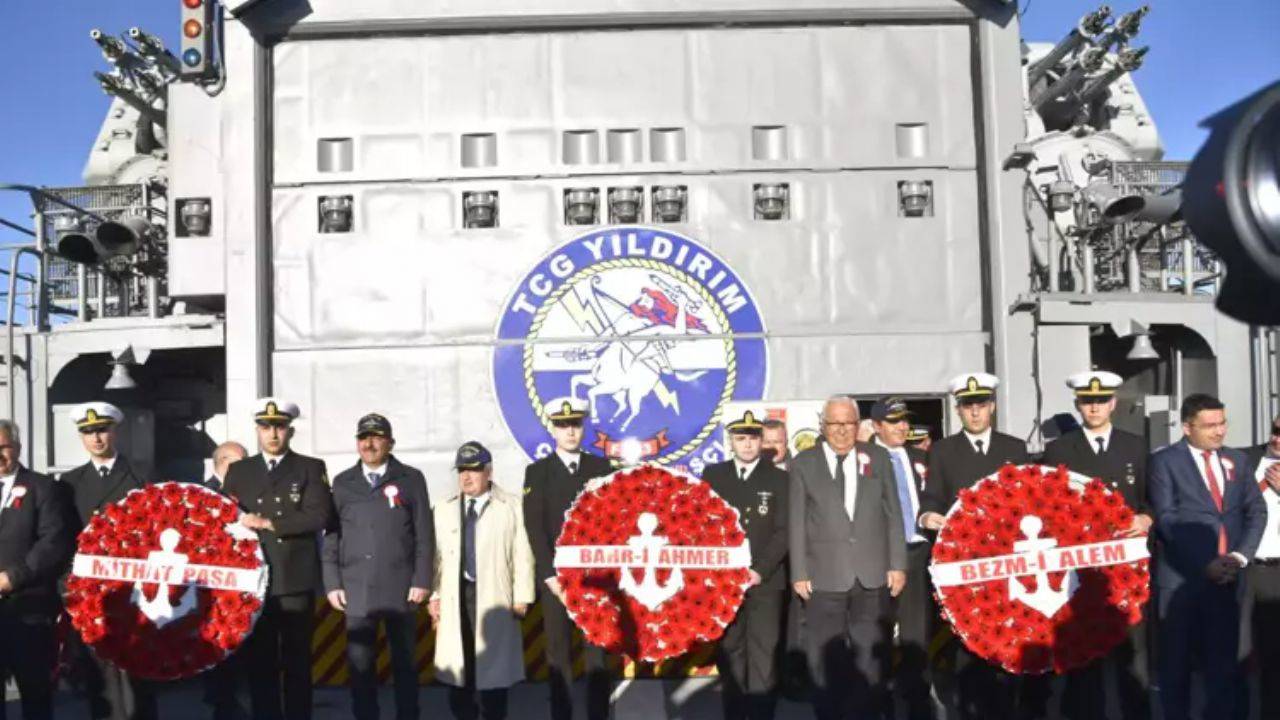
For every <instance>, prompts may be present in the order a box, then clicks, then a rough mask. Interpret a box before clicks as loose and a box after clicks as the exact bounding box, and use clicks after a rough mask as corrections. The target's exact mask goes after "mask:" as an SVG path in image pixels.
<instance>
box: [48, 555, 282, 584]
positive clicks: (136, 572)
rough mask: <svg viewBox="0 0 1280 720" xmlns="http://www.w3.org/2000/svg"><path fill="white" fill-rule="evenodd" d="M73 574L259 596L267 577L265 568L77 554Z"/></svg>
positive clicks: (72, 566) (97, 578)
mask: <svg viewBox="0 0 1280 720" xmlns="http://www.w3.org/2000/svg"><path fill="white" fill-rule="evenodd" d="M71 574H72V575H76V576H79V577H83V578H91V579H94V580H116V581H120V582H132V583H163V584H166V585H186V586H195V587H203V588H210V589H212V590H236V591H239V592H251V593H259V592H261V591H262V588H263V580H264V579H265V577H266V570H265V568H258V569H257V570H248V569H246V568H233V567H224V566H220V565H191V564H187V563H185V562H173V563H167V562H156V561H155V560H150V561H148V560H140V559H137V558H117V557H105V556H102V555H76V557H75V560H74V561H72V563H71Z"/></svg>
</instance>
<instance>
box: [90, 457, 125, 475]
mask: <svg viewBox="0 0 1280 720" xmlns="http://www.w3.org/2000/svg"><path fill="white" fill-rule="evenodd" d="M118 457H120V456H119V455H112V456H111V459H110V460H108V461H106V462H98V461H97V460H94V461H93V471H94V472H96V473H98V474H99V475H101V474H102V468H106V469H107V474H108V475H110V474H111V471H112V470H113V469H115V466H116V458H118Z"/></svg>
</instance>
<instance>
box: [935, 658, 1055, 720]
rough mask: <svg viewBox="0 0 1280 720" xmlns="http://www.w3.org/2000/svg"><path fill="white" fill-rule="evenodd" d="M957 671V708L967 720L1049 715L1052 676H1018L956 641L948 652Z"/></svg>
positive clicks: (1024, 719)
mask: <svg viewBox="0 0 1280 720" xmlns="http://www.w3.org/2000/svg"><path fill="white" fill-rule="evenodd" d="M947 663H948V664H949V665H951V666H952V667H954V668H955V671H954V675H953V679H954V682H955V689H956V690H957V691H958V697H957V698H956V701H955V702H956V707H957V710H958V711H959V715H960V717H961V718H963V719H964V720H1034V719H1035V718H1043V717H1046V716H1047V714H1048V703H1049V697H1050V695H1051V694H1052V689H1053V688H1052V686H1051V685H1050V683H1051V680H1052V675H1015V674H1013V673H1008V672H1005V671H1004V670H1003V669H1001V668H999V667H997V666H995V665H992V664H991V663H990V662H988V661H986V660H984V659H982V658H980V657H978V656H977V655H974V654H973V653H971V652H969V650H968V648H965V647H963V643H962V642H961V641H960V640H959V638H956V639H954V640H952V642H951V647H950V648H949V651H948V653H947Z"/></svg>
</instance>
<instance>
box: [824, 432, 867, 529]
mask: <svg viewBox="0 0 1280 720" xmlns="http://www.w3.org/2000/svg"><path fill="white" fill-rule="evenodd" d="M822 453H823V455H825V456H826V458H827V470H830V471H831V477H832V478H835V476H836V451H835V450H832V449H831V445H830V444H828V443H825V442H824V443H822ZM843 466H844V511H845V513H847V514H848V515H849V519H850V520H852V519H853V509H854V507H855V506H856V504H857V501H858V449H857V448H856V447H855V448H852V449H850V450H849V454H848V455H845V456H844V463H843Z"/></svg>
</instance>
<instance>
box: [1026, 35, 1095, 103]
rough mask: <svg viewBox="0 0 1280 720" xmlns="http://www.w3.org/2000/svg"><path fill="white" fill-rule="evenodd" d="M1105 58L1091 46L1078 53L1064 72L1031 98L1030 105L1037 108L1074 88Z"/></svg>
mask: <svg viewBox="0 0 1280 720" xmlns="http://www.w3.org/2000/svg"><path fill="white" fill-rule="evenodd" d="M1105 58H1106V52H1104V51H1103V50H1102V49H1101V48H1096V47H1093V48H1089V49H1088V50H1085V51H1084V52H1082V53H1080V57H1079V58H1078V59H1077V60H1076V62H1075V64H1074V65H1072V66H1071V69H1070V70H1068V71H1067V72H1066V74H1064V75H1063V76H1062V77H1060V78H1058V81H1057V82H1055V83H1054V84H1052V85H1050V86H1049V87H1047V88H1045V89H1044V90H1041V91H1040V92H1039V93H1038V94H1036V95H1035V96H1034V97H1032V98H1031V106H1032V107H1033V108H1035V109H1037V110H1039V109H1040V108H1041V107H1044V105H1046V104H1047V103H1048V102H1049V101H1050V100H1053V99H1055V98H1060V97H1062V96H1063V95H1066V94H1067V93H1070V92H1071V91H1073V90H1075V89H1076V88H1077V87H1079V86H1080V85H1082V84H1083V83H1084V82H1085V80H1087V79H1088V77H1089V73H1092V72H1096V71H1097V70H1098V68H1100V67H1102V62H1103V60H1104V59H1105Z"/></svg>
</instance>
